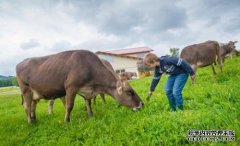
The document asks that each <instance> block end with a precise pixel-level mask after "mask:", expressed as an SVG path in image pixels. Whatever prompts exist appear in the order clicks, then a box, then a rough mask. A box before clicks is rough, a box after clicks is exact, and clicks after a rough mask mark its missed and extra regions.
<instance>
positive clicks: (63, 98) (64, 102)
mask: <svg viewBox="0 0 240 146" xmlns="http://www.w3.org/2000/svg"><path fill="white" fill-rule="evenodd" d="M61 101H62V103H63V106H64V108H66V99H65V97H62V98H61Z"/></svg>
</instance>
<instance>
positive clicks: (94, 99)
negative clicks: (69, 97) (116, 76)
mask: <svg viewBox="0 0 240 146" xmlns="http://www.w3.org/2000/svg"><path fill="white" fill-rule="evenodd" d="M101 61H102V63H103V64H104V65H105V66H106V67H107V68H108V69H109V70H111V71H112V72H114V69H113V67H112V65H111V64H110V63H109V62H108V61H107V60H104V59H101ZM99 95H100V96H101V98H102V101H103V103H106V100H105V95H104V94H103V93H100V94H99ZM96 97H97V96H94V97H93V103H94V104H96ZM64 98H65V97H61V100H62V102H63V103H64V100H65V99H64ZM53 104H54V100H49V101H48V113H49V114H52V113H53Z"/></svg>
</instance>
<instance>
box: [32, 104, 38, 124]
mask: <svg viewBox="0 0 240 146" xmlns="http://www.w3.org/2000/svg"><path fill="white" fill-rule="evenodd" d="M37 102H38V101H37V100H32V104H31V120H32V121H33V122H35V121H36V106H37Z"/></svg>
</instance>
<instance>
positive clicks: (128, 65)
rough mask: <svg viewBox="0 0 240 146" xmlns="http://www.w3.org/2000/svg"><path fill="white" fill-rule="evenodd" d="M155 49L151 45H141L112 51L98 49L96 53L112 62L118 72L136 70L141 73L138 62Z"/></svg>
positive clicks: (135, 71)
mask: <svg viewBox="0 0 240 146" xmlns="http://www.w3.org/2000/svg"><path fill="white" fill-rule="evenodd" d="M151 51H153V50H152V49H151V48H149V47H139V48H130V49H121V50H111V51H98V52H96V54H97V55H98V57H100V58H101V59H105V60H107V61H109V62H110V63H111V65H112V66H113V69H114V70H115V71H116V73H122V72H134V73H136V74H137V75H139V73H138V70H137V62H139V61H141V60H142V59H143V57H144V55H145V54H146V53H149V52H151Z"/></svg>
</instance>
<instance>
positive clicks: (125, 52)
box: [97, 47, 153, 55]
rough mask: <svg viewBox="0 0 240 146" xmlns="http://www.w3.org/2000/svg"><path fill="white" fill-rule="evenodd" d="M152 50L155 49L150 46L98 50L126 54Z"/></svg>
mask: <svg viewBox="0 0 240 146" xmlns="http://www.w3.org/2000/svg"><path fill="white" fill-rule="evenodd" d="M151 51H153V50H152V49H151V48H149V47H138V48H128V49H119V50H109V51H98V52H102V53H110V54H119V55H125V54H137V53H144V52H151ZM98 52H97V53H98Z"/></svg>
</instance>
